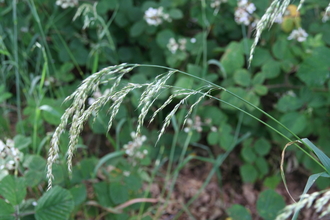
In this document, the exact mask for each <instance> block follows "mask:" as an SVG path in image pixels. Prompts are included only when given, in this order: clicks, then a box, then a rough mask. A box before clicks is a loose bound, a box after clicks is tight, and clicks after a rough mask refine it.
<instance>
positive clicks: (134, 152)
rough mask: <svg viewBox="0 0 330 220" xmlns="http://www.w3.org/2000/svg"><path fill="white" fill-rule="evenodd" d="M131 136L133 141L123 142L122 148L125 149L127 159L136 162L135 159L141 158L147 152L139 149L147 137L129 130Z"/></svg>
mask: <svg viewBox="0 0 330 220" xmlns="http://www.w3.org/2000/svg"><path fill="white" fill-rule="evenodd" d="M131 137H132V139H133V141H130V142H128V143H127V144H125V145H124V146H123V148H124V149H125V153H126V154H127V155H128V156H129V159H131V161H133V164H136V160H135V159H143V158H144V157H145V156H146V155H147V154H148V151H147V150H143V151H141V150H140V148H141V146H142V145H143V142H145V141H146V140H147V137H146V136H144V135H142V136H138V135H136V133H135V132H131Z"/></svg>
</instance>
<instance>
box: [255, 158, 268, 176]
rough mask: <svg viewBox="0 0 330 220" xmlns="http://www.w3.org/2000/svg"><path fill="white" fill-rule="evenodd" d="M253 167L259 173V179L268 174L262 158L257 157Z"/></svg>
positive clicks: (266, 164)
mask: <svg viewBox="0 0 330 220" xmlns="http://www.w3.org/2000/svg"><path fill="white" fill-rule="evenodd" d="M255 165H256V167H257V169H258V171H259V174H260V178H262V177H264V176H265V175H266V174H268V172H269V167H268V163H267V161H266V160H265V158H263V157H258V158H257V159H256V161H255Z"/></svg>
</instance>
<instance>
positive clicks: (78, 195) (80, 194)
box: [70, 184, 87, 206]
mask: <svg viewBox="0 0 330 220" xmlns="http://www.w3.org/2000/svg"><path fill="white" fill-rule="evenodd" d="M70 193H71V195H72V198H73V201H74V206H78V205H80V204H81V203H83V202H84V201H85V200H86V198H87V190H86V186H85V185H83V184H80V185H77V186H74V187H72V188H71V189H70Z"/></svg>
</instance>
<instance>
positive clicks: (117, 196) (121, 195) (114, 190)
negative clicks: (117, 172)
mask: <svg viewBox="0 0 330 220" xmlns="http://www.w3.org/2000/svg"><path fill="white" fill-rule="evenodd" d="M109 191H110V197H111V200H112V201H113V202H114V203H115V204H121V203H124V202H126V201H127V200H128V198H129V196H128V189H127V187H126V186H124V185H123V184H121V183H119V182H114V183H111V184H110V187H109Z"/></svg>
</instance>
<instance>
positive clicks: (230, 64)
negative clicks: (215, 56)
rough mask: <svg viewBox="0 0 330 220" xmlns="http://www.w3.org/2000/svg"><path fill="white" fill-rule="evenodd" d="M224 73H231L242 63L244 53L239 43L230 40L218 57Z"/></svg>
mask: <svg viewBox="0 0 330 220" xmlns="http://www.w3.org/2000/svg"><path fill="white" fill-rule="evenodd" d="M220 63H222V65H223V67H224V69H225V70H226V73H227V74H228V75H232V74H233V73H234V72H235V70H237V69H240V68H242V67H243V65H244V53H243V49H242V46H241V44H240V43H237V42H231V43H230V44H229V45H228V47H227V49H226V51H225V53H224V55H223V56H222V57H221V59H220Z"/></svg>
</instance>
